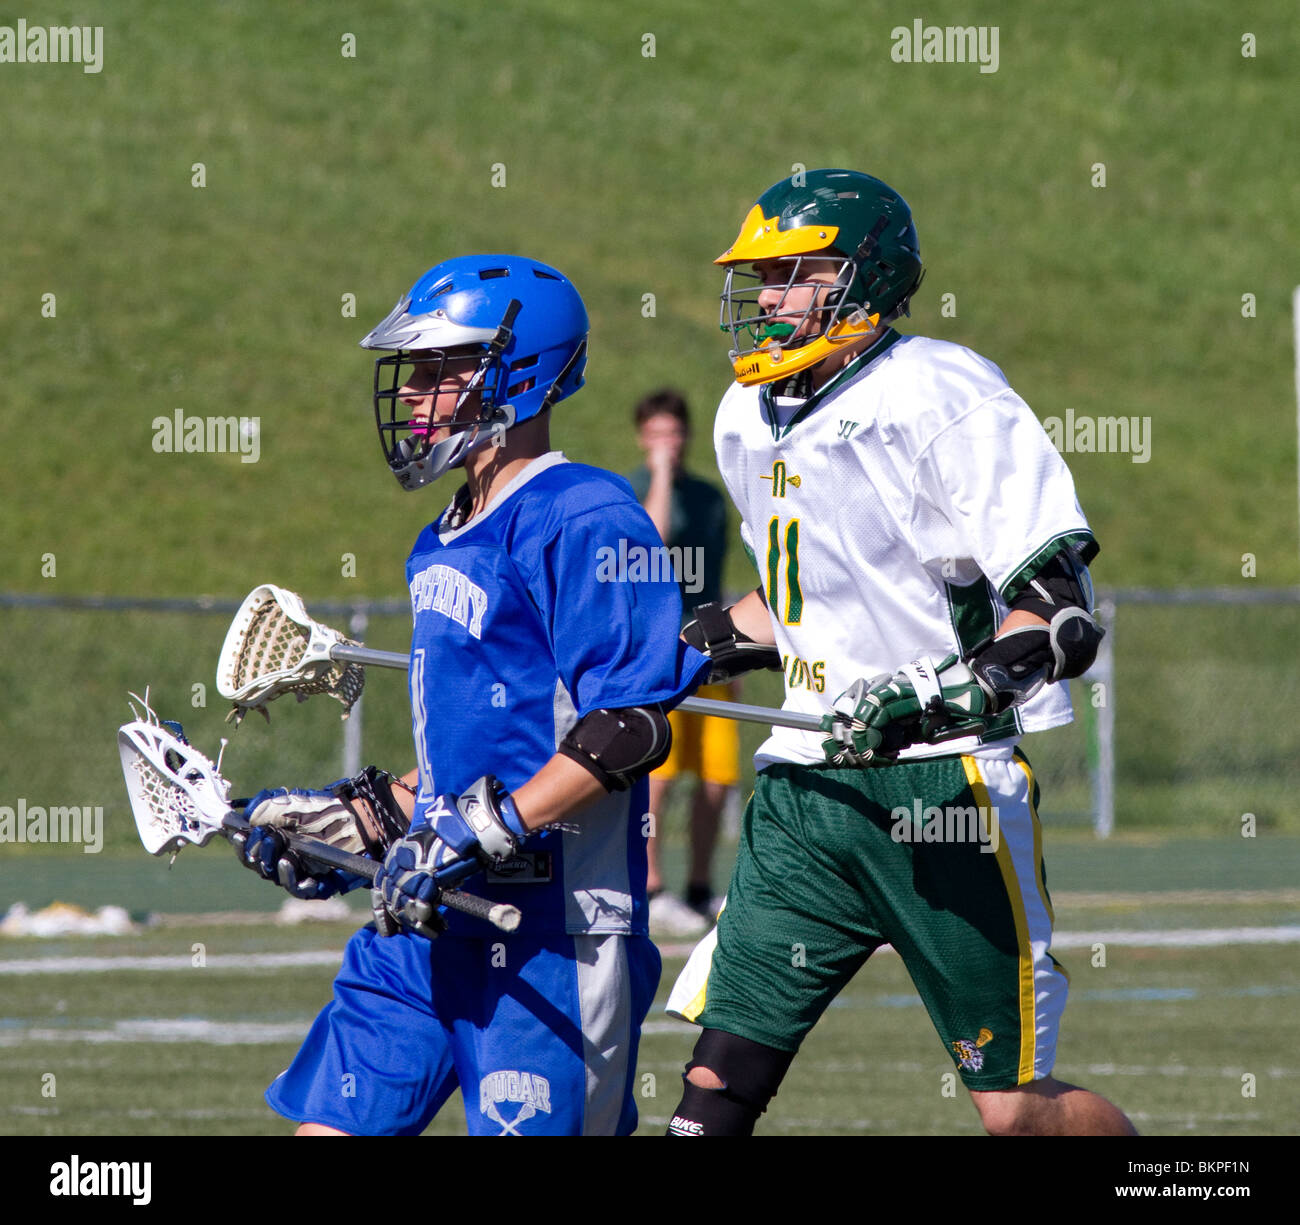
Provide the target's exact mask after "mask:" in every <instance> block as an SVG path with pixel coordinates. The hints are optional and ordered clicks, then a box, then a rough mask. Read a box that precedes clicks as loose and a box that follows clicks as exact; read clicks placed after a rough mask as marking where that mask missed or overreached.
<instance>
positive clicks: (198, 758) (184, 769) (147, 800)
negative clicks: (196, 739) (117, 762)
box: [117, 694, 230, 855]
mask: <svg viewBox="0 0 1300 1225" xmlns="http://www.w3.org/2000/svg"><path fill="white" fill-rule="evenodd" d="M131 696H132V697H134V698H136V700H137V701H138V702H140V704H141V705H142V706H143V707H144V712H143V714H142V713H141V712H140V711H139V710H137V709H136V708H135V707H134V706H132V712H133V713H134V714H135V715H136V716H137V718H136V719H135V721H134V722H132V723H127V724H126V725H124V726H123V727H121V728H119V729H118V733H117V747H118V753H119V754H120V756H121V758H122V774H123V776H124V777H125V779H126V790H127V794H128V795H129V796H130V799H131V813H132V815H133V816H134V817H135V823H136V828H137V829H138V830H139V833H140V841H141V842H143V843H144V848H145V850H146V851H148V852H149V854H151V855H165V854H166V853H167V852H168V851H173V852H175V851H179V850H180V848H181V847H183V846H185V845H187V844H189V843H193V844H194V845H195V846H205V845H206V844H207V843H208V842H209V841H210V840H211V838H212V836H213V835H214V834H217V833H220V832H222V826H223V818H224V817H225V815H226V814H227V813H228V812H229V811H230V784H229V783H228V782H226V780H225V779H224V778H222V777H221V774H220V773H219V770H218V767H217V766H214V765H213V764H212V762H210V761H209V760H208V758H207V757H205V756H204V755H203V754H202V753H200V752H199V751H198V750H197V749H196V748H194V746H193V745H191V744H188V743H186V742H185V741H184V740H183V739H182V738H181V736H179V735H177V734H176V732H177V731H179V725H177V724H172V725H171V727H168V726H167V725H165V724H164V723H163V722H162V721H161V720H160V719H159V718H158V716H157V715H156V714H154V712H153V710H152V709H151V708H150V706H149V703H148V700H147V699H146V698H139V697H138V696H137V695H135V694H132V695H131ZM173 729H174V730H173Z"/></svg>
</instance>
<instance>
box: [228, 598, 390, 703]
mask: <svg viewBox="0 0 1300 1225" xmlns="http://www.w3.org/2000/svg"><path fill="white" fill-rule="evenodd" d="M337 643H347V644H348V645H350V646H355V645H356V644H355V643H353V642H352V640H351V639H350V638H345V637H344V636H343V635H342V634H340V633H339V632H338V631H337V630H332V629H330V628H329V626H327V625H321V624H320V623H319V622H318V621H313V620H312V619H311V617H309V616H308V615H307V609H306V608H305V607H304V606H303V602H302V600H301V599H300V598H299V597H298V596H297V595H295V594H294V593H293V592H292V591H287V590H286V589H285V588H283V587H277V586H275V584H274V583H263V584H262V585H261V586H260V587H254V588H253V590H252V591H250V592H249V593H248V596H247V598H246V599H245V600H244V602H243V604H241V605H240V608H239V611H238V612H237V613H236V614H235V619H234V620H233V621H232V622H231V623H230V629H228V630H227V631H226V641H225V643H224V644H223V645H222V647H221V657H220V658H219V659H218V661H217V692H218V693H219V694H221V696H222V697H223V698H229V699H230V700H231V701H232V702H234V704H235V712H234V713H235V715H236V718H237V719H241V718H243V716H244V714H245V713H246V712H247V711H249V710H254V709H260V710H262V713H263V714H265V713H266V711H265V707H266V704H267V703H268V702H270V701H272V700H274V699H275V698H278V697H279V696H280V695H281V694H285V693H295V694H297V695H298V700H299V701H300V702H305V701H306V700H307V698H309V697H310V696H312V695H313V694H317V693H328V694H329V695H330V696H331V697H332V698H334V699H335V700H336V701H339V702H341V703H342V704H343V708H344V709H343V717H344V718H345V719H346V718H347V717H348V713H349V712H350V711H351V710H352V706H353V704H354V703H355V702H356V700H357V699H358V698H359V697H360V696H361V690H362V687H363V686H364V685H365V681H366V678H365V673H364V672H363V671H362V669H361V668H360V667H359V666H358V665H356V664H343V663H335V662H334V660H332V659H330V654H329V652H330V647H332V646H334V645H335V644H337Z"/></svg>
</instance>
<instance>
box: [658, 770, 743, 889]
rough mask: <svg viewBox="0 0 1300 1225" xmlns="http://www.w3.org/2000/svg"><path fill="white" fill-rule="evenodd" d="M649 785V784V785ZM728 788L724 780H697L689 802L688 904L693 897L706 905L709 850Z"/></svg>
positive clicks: (709, 884)
mask: <svg viewBox="0 0 1300 1225" xmlns="http://www.w3.org/2000/svg"><path fill="white" fill-rule="evenodd" d="M652 785H653V784H652ZM730 790H731V788H730V787H728V786H727V785H726V784H725V783H714V782H705V781H703V780H701V781H700V783H699V785H698V786H697V787H696V788H695V796H694V798H693V800H692V801H691V870H690V873H689V874H688V875H687V877H686V888H687V893H686V900H687V902H688V903H690V904H691V905H692V906H694V905H695V904H696V898H697V896H698V897H700V898H702V899H703V904H704V906H706V907H707V906H709V905H710V899H711V897H712V893H713V889H712V882H713V850H714V848H715V847H716V846H717V844H718V825H719V823H720V821H721V819H722V809H723V807H724V806H725V805H726V802H727V792H728V791H730Z"/></svg>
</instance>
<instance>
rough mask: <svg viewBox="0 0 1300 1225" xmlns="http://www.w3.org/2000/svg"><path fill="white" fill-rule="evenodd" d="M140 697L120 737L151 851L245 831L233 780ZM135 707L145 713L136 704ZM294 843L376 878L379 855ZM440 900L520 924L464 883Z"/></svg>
mask: <svg viewBox="0 0 1300 1225" xmlns="http://www.w3.org/2000/svg"><path fill="white" fill-rule="evenodd" d="M131 696H132V697H136V695H135V694H132V695H131ZM136 700H137V701H140V702H141V704H142V705H143V706H144V715H143V717H139V718H137V719H136V720H135V721H134V722H132V723H127V724H124V725H123V726H122V727H121V728H119V729H118V733H117V743H118V750H119V752H120V754H121V758H122V774H123V776H124V777H125V779H126V787H127V792H128V794H129V795H130V797H131V813H132V815H133V816H134V817H135V823H136V828H137V829H138V830H139V833H140V841H141V842H143V843H144V846H145V850H147V851H148V852H149V853H150V854H151V855H164V854H166V853H167V852H168V851H172V852H178V851H179V850H180V849H181V848H182V847H183V846H187V845H189V844H191V843H192V844H194V845H195V846H203V845H205V844H206V843H207V842H208V841H209V840H210V839H211V838H212V836H213V835H214V834H218V833H220V834H224V835H225V836H226V837H230V836H232V835H238V834H240V833H243V832H246V831H247V830H248V829H249V828H250V827H249V824H248V821H247V819H246V818H245V817H244V815H243V813H241V812H237V811H235V810H233V809H232V808H231V807H230V799H229V797H230V784H229V783H228V782H226V780H225V779H224V778H222V777H221V774H220V767H219V765H213V763H212V762H211V761H210V760H208V758H207V757H206V756H204V754H203V753H201V752H200V751H199V750H198V749H196V748H195V747H194V746H193V745H191V744H189V743H188V742H187V741H186V740H185V739H184V735H183V733H182V732H181V730H180V725H179V724H177V723H168V722H167V721H165V720H160V719H159V718H158V716H157V715H156V714H154V712H153V711H152V710H151V709H150V708H149V705H148V703H147V701H145V700H144V699H140V698H138V697H137V698H136ZM133 713H135V714H136V715H139V714H140V712H139V711H138V710H135V709H134V708H133ZM289 845H290V846H291V847H292V848H293V849H294V850H295V851H297V852H298V853H299V854H300V855H302V856H303V858H304V859H306V860H307V861H308V862H309V863H315V864H318V865H320V866H322V867H326V868H336V869H338V870H339V871H342V872H350V873H352V874H353V875H354V876H360V877H362V878H363V879H365V880H368V881H373V880H374V879H375V873H376V872H377V871H378V869H379V863H378V862H377V861H375V860H372V859H365V858H363V857H362V856H360V855H353V854H352V853H350V852H349V851H345V850H343V849H342V848H341V847H336V846H331V845H329V844H328V843H324V842H318V841H317V840H315V839H313V838H304V837H299V836H297V835H290V837H289ZM436 904H437V905H441V906H447V907H449V908H450V909H452V910H459V911H461V912H462V913H464V914H468V915H473V916H474V917H475V918H478V919H484V920H486V921H487V922H488V923H491V924H492V925H493V926H494V927H497V928H499V929H500V930H501V931H505V932H512V931H515V930H516V929H517V928H518V927H519V923H520V913H519V911H518V909H517V908H516V907H514V906H509V905H506V904H505V903H501V902H490V901H488V900H487V899H485V898H481V897H478V896H476V895H474V894H469V893H462V892H461V891H460V890H459V889H444V890H441V891H440V892H439V894H438V897H437V902H436ZM413 930H415V931H416V932H419V933H420V934H422V935H433V934H436V933H434V932H430V931H427V930H425V929H424V928H423V927H422V925H419V924H416V925H415V926H414V927H413Z"/></svg>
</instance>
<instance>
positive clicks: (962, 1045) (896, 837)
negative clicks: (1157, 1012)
mask: <svg viewBox="0 0 1300 1225" xmlns="http://www.w3.org/2000/svg"><path fill="white" fill-rule="evenodd" d="M1036 802H1037V785H1036V784H1035V782H1034V779H1033V774H1032V771H1031V770H1030V767H1029V763H1028V761H1027V760H1026V759H1025V758H1024V757H1023V756H1022V755H1021V754H1020V753H1019V752H1018V751H1016V752H1015V753H1014V754H1013V753H1012V752H1011V751H1010V750H1006V749H1004V750H1000V751H995V752H993V753H988V754H981V755H980V756H979V757H978V758H976V757H971V756H965V757H944V758H932V759H929V760H926V761H917V762H905V763H901V764H899V765H896V766H889V767H886V768H884V769H875V770H860V769H836V768H832V767H811V766H797V765H777V766H770V767H768V768H767V769H765V770H764V771H763V772H762V773H760V774H759V776H758V779H757V781H756V784H755V788H754V795H753V797H752V798H751V800H750V803H749V806H748V808H747V809H746V812H745V820H744V825H743V828H742V832H741V842H740V848H739V853H738V857H737V861H736V868H735V872H734V874H733V876H732V879H731V886H730V889H729V890H728V894H727V905H726V909H725V910H724V911H723V913H722V915H721V917H720V918H719V920H718V926H717V929H716V933H715V934H716V946H713V945H712V943H711V942H712V940H713V935H711V936H710V937H709V938H708V939H706V941H705V942H704V944H702V945H701V947H700V948H699V949H697V951H696V954H695V955H694V956H693V957H692V958H691V962H690V963H689V964H688V966H687V969H686V970H685V971H683V975H682V978H681V979H679V981H678V984H677V987H676V988H675V989H674V992H673V997H672V999H671V1000H670V1001H669V1010H670V1011H672V1012H675V1013H676V1014H677V1015H680V1016H683V1017H685V1018H686V1019H688V1020H693V1021H697V1022H698V1023H699V1024H701V1025H703V1026H706V1027H707V1028H710V1029H721V1030H725V1031H726V1032H728V1033H734V1034H738V1035H740V1036H741V1037H744V1038H749V1039H750V1040H752V1041H754V1042H761V1043H764V1044H765V1045H767V1046H773V1047H776V1048H778V1049H780V1050H784V1051H795V1050H798V1048H799V1045H800V1043H801V1042H802V1041H803V1039H804V1037H805V1035H807V1033H808V1031H809V1030H810V1029H812V1027H813V1026H814V1025H815V1024H816V1023H817V1020H818V1019H819V1018H820V1017H821V1015H822V1013H823V1012H825V1010H826V1008H827V1007H828V1006H829V1005H830V1002H831V1001H832V1000H833V999H834V998H835V996H836V995H838V994H839V992H840V991H841V990H842V989H843V988H844V986H845V985H846V984H847V983H848V981H849V979H850V978H852V977H853V975H854V974H855V973H857V971H858V969H859V968H860V967H861V966H862V964H863V963H864V962H865V961H866V960H867V958H868V957H870V956H871V954H872V953H873V952H874V951H875V950H876V949H877V948H879V947H880V946H881V945H882V944H885V943H888V944H890V945H892V946H893V947H894V949H895V950H896V951H897V952H898V954H899V955H900V956H901V957H902V959H903V962H904V964H905V965H906V967H907V970H908V972H909V973H910V974H911V976H912V981H913V982H914V983H915V984H916V988H917V991H918V992H919V993H920V995H921V999H922V1000H923V1001H924V1003H925V1006H926V1008H927V1010H928V1011H929V1013H930V1018H931V1020H932V1021H933V1022H934V1026H935V1028H936V1030H938V1033H939V1037H940V1039H941V1041H942V1042H943V1044H944V1047H945V1049H946V1050H947V1051H948V1053H949V1055H950V1056H951V1058H952V1059H953V1061H954V1063H955V1064H956V1066H957V1068H958V1071H959V1072H960V1074H961V1077H962V1080H963V1081H964V1082H965V1084H966V1086H967V1087H968V1088H970V1089H977V1090H979V1089H1006V1088H1010V1087H1012V1086H1014V1085H1018V1084H1025V1083H1027V1082H1029V1081H1032V1080H1038V1079H1041V1078H1042V1077H1044V1076H1047V1075H1049V1074H1050V1073H1051V1070H1052V1065H1053V1063H1054V1061H1055V1056H1056V1038H1057V1031H1058V1028H1059V1023H1060V1016H1061V1012H1062V1010H1063V1009H1064V1007H1065V996H1066V990H1067V980H1066V976H1065V972H1064V971H1063V970H1062V969H1061V967H1060V966H1059V965H1058V964H1057V962H1056V960H1055V959H1054V958H1053V957H1052V956H1051V954H1050V953H1049V952H1048V946H1049V945H1050V943H1051V933H1052V910H1051V901H1050V899H1049V897H1048V894H1047V887H1046V884H1045V881H1044V877H1043V865H1042V850H1041V847H1042V842H1041V831H1040V827H1039V824H1038V816H1037V811H1036Z"/></svg>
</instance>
